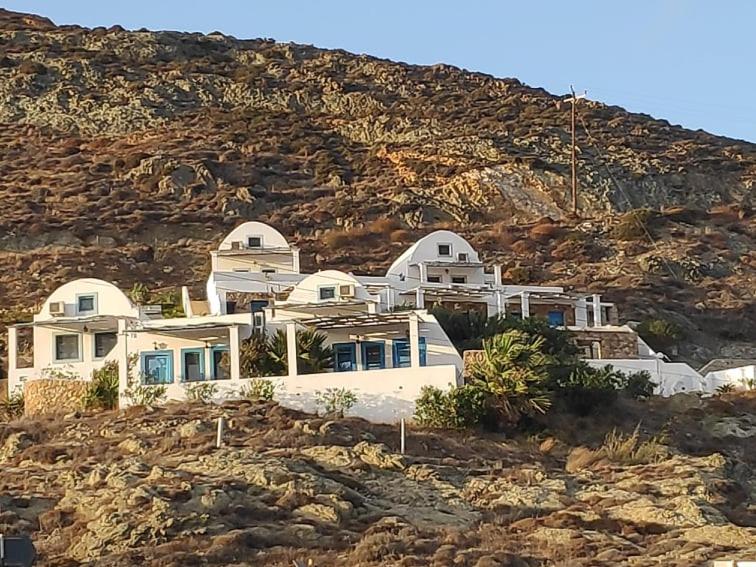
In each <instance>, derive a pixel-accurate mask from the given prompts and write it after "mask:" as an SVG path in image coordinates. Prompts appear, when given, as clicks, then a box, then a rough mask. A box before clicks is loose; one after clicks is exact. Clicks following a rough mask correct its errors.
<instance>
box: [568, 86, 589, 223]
mask: <svg viewBox="0 0 756 567" xmlns="http://www.w3.org/2000/svg"><path fill="white" fill-rule="evenodd" d="M570 92H571V93H572V96H571V97H570V98H568V99H567V101H569V102H571V103H572V109H571V110H572V113H571V114H572V120H571V122H572V214H573V215H575V216H577V210H578V201H577V194H578V185H577V146H576V142H575V121H576V118H577V101H579V100H580V99H581V98H585V97H586V96H587V93H585V92H584V93H583V94H581V95H576V94H575V89H573V88H572V85H570Z"/></svg>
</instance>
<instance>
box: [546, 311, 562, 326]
mask: <svg viewBox="0 0 756 567" xmlns="http://www.w3.org/2000/svg"><path fill="white" fill-rule="evenodd" d="M548 319H549V326H550V327H564V311H549V314H548Z"/></svg>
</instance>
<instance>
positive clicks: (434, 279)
mask: <svg viewBox="0 0 756 567" xmlns="http://www.w3.org/2000/svg"><path fill="white" fill-rule="evenodd" d="M428 283H441V276H428Z"/></svg>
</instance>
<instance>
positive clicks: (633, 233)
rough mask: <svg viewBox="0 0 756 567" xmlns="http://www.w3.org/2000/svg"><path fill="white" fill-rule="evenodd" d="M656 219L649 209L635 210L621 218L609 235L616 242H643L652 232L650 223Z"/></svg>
mask: <svg viewBox="0 0 756 567" xmlns="http://www.w3.org/2000/svg"><path fill="white" fill-rule="evenodd" d="M653 218H654V213H653V211H651V210H649V209H635V210H632V211H630V212H628V213H625V214H624V215H622V216H621V217H620V220H619V222H618V223H617V224H616V225H615V226H614V227H613V228H612V230H611V231H610V233H609V235H610V236H611V237H612V238H614V239H616V240H641V239H643V238H648V234H649V233H650V232H651V229H650V227H649V223H650V222H651V220H652V219H653Z"/></svg>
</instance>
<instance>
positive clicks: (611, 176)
mask: <svg viewBox="0 0 756 567" xmlns="http://www.w3.org/2000/svg"><path fill="white" fill-rule="evenodd" d="M573 107H574V105H573ZM579 118H580V123H581V124H582V125H583V129H584V130H585V133H586V135H587V136H588V141H589V142H590V143H591V145H592V146H593V149H594V150H596V153H597V154H598V156H599V158H600V159H601V163H602V164H603V166H604V169H606V173H607V175H609V179H610V180H611V181H612V183H613V184H614V186H615V187H616V188H617V189H618V190H619V192H620V193H621V194H622V195H623V196H624V197H625V200H626V201H627V204H628V205H630V208H633V201H632V200H631V199H630V195H628V193H627V192H626V191H625V189H624V188H623V187H622V185H620V183H619V181H617V178H616V177H614V174H613V173H612V170H611V169H609V163H608V161H607V159H606V158H605V157H604V154H603V152H602V151H601V148H599V146H598V144H597V143H596V140H595V138H594V137H593V135H592V134H591V131H590V130H589V128H588V125H587V124H586V122H585V119H584V118H583V115H582V114H581V115H579ZM631 217H632V220H634V221H635V223H636V224H637V225H638V227H639V228H640V229H641V230H642V231H643V232H644V234H645V235H646V238H648V240H649V242H651V245H652V246H653V247H654V250H656V251H657V252H658V253H659V257H660V258H661V260H662V262H664V265H665V266H666V267H667V269H668V270H669V273H670V274H671V275H672V277H673V278H675V279H679V277H678V275H677V273H676V272H675V270H674V268H672V264H670V263H669V261H668V260H667V258H666V257H665V256H664V254H662V251H661V249H660V248H659V244H658V243H657V241H656V239H655V238H654V237H653V235H652V234H651V232H650V231H649V230H648V228H647V227H646V225H645V223H644V222H643V221H642V220H640V219H639V218H637V217H636V216H635V215H631Z"/></svg>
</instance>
